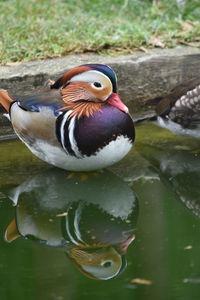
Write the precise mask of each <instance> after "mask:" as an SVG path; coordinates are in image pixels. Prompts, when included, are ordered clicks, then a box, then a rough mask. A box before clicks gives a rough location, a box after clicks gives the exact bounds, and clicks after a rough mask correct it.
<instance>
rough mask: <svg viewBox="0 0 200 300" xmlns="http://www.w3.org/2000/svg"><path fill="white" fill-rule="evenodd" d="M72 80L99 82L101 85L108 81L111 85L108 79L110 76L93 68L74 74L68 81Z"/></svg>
mask: <svg viewBox="0 0 200 300" xmlns="http://www.w3.org/2000/svg"><path fill="white" fill-rule="evenodd" d="M74 81H80V82H89V83H93V84H94V83H95V82H99V83H100V84H101V86H102V87H104V86H105V85H106V84H108V83H109V84H110V85H111V86H112V83H111V81H110V78H108V76H106V75H105V74H103V73H101V72H99V71H95V70H91V71H86V72H83V73H81V74H78V75H75V76H74V77H72V78H71V80H70V81H69V82H74ZM94 87H95V86H94ZM95 88H97V87H95Z"/></svg>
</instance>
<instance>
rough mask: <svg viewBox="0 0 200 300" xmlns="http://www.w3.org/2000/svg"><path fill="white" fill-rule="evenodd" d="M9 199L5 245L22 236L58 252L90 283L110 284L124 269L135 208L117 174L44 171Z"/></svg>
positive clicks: (133, 227) (23, 185) (129, 191)
mask: <svg viewBox="0 0 200 300" xmlns="http://www.w3.org/2000/svg"><path fill="white" fill-rule="evenodd" d="M65 174H66V173H65ZM90 176H91V177H90ZM41 178H43V179H42V180H41ZM47 183H48V184H47ZM51 191H54V192H53V196H52V193H51ZM55 191H56V192H55ZM95 195H97V196H96V197H95ZM12 198H13V199H14V201H15V203H17V205H16V218H15V219H14V220H13V221H12V222H11V223H10V225H9V226H8V227H7V230H6V233H5V239H6V240H7V241H8V242H11V241H13V240H14V239H16V238H17V237H19V236H22V237H25V238H26V239H31V240H34V241H35V242H38V243H40V244H44V245H46V246H51V247H59V248H61V249H63V251H64V252H66V253H67V256H68V257H69V258H70V260H71V261H72V262H73V264H74V265H75V266H76V267H77V268H78V269H79V270H80V271H81V272H82V273H83V274H84V275H86V276H87V277H90V278H92V279H100V280H106V279H110V278H113V277H115V276H117V275H119V274H120V273H121V272H122V271H123V270H124V269H125V267H126V259H125V256H124V254H125V253H126V251H127V249H128V246H129V244H130V243H131V242H132V241H133V239H134V229H135V226H136V221H137V214H138V205H137V199H136V197H135V194H134V192H133V191H132V189H131V188H130V187H129V186H128V185H127V184H126V183H124V182H123V181H122V180H121V179H120V178H119V177H117V176H116V175H114V174H112V173H111V172H108V171H104V172H102V173H100V174H98V175H95V176H94V175H90V174H88V175H87V178H81V177H77V176H75V177H74V176H68V177H67V176H65V177H63V171H61V170H59V171H58V172H57V173H55V171H54V173H52V172H49V173H46V174H45V176H44V175H39V176H36V177H34V178H33V179H31V180H29V181H27V182H25V183H23V184H21V186H19V187H17V188H16V189H15V191H14V192H12ZM111 204H112V205H111Z"/></svg>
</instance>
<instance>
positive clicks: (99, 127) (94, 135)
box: [74, 104, 135, 156]
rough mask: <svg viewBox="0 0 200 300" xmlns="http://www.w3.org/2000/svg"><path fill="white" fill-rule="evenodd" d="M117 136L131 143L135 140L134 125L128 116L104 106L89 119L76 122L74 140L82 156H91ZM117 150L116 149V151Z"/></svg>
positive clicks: (83, 118)
mask: <svg viewBox="0 0 200 300" xmlns="http://www.w3.org/2000/svg"><path fill="white" fill-rule="evenodd" d="M118 136H124V137H127V138H128V139H129V140H130V141H131V142H133V141H134V138H135V130H134V124H133V121H132V119H131V117H130V115H128V114H126V113H124V112H122V111H121V110H119V109H117V108H115V107H114V106H111V105H109V104H106V105H104V106H102V107H101V111H97V112H94V114H93V115H92V116H91V117H89V118H88V117H86V116H84V117H81V118H80V119H79V120H77V121H76V124H75V128H74V138H75V140H76V143H77V146H78V148H79V150H80V151H81V153H82V154H83V155H88V156H90V155H92V154H94V153H95V152H97V151H98V150H100V149H102V148H103V147H104V146H106V145H107V144H109V143H110V142H111V141H113V140H116V139H117V137H118ZM116 150H117V149H116Z"/></svg>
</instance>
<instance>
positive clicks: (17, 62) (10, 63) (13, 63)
mask: <svg viewBox="0 0 200 300" xmlns="http://www.w3.org/2000/svg"><path fill="white" fill-rule="evenodd" d="M20 64H21V62H20V61H16V62H8V63H6V64H5V65H6V66H8V67H16V66H18V65H20Z"/></svg>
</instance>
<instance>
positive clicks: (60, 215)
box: [56, 211, 68, 217]
mask: <svg viewBox="0 0 200 300" xmlns="http://www.w3.org/2000/svg"><path fill="white" fill-rule="evenodd" d="M67 215H68V212H67V211H66V212H63V213H61V214H57V215H56V217H65V216H67Z"/></svg>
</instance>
